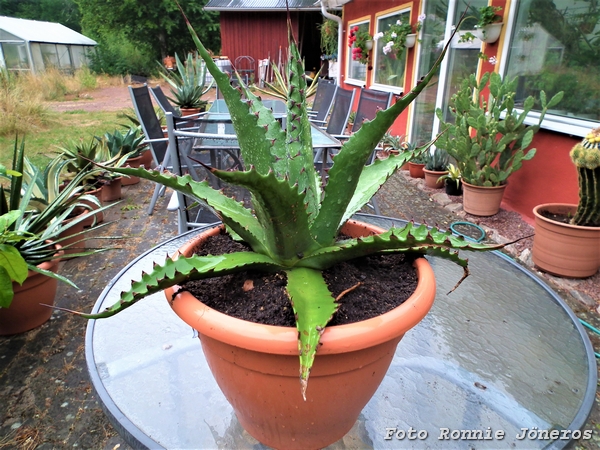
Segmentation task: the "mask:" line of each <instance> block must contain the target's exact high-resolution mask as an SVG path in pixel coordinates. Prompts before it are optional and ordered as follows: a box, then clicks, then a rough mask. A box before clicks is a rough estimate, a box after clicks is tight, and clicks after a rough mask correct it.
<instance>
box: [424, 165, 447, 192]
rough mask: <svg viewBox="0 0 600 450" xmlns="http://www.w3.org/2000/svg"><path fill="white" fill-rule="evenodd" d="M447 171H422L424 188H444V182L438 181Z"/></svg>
mask: <svg viewBox="0 0 600 450" xmlns="http://www.w3.org/2000/svg"><path fill="white" fill-rule="evenodd" d="M447 173H448V171H447V170H444V171H438V170H427V169H423V174H424V176H425V186H427V187H430V188H433V189H441V188H443V187H444V180H441V181H438V179H439V178H440V177H441V176H442V175H445V174H447Z"/></svg>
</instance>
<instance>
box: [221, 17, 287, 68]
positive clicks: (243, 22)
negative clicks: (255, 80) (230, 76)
mask: <svg viewBox="0 0 600 450" xmlns="http://www.w3.org/2000/svg"><path fill="white" fill-rule="evenodd" d="M220 24H221V55H223V56H227V57H228V58H229V60H230V61H231V62H232V64H233V63H234V62H235V59H236V58H237V57H238V56H251V57H252V58H254V60H255V67H256V68H258V60H259V59H265V58H267V57H270V59H271V61H272V62H275V63H277V62H278V59H279V55H280V53H281V58H282V59H281V60H282V62H283V61H285V59H286V50H287V42H288V35H287V15H286V13H285V12H253V11H248V12H243V13H242V12H230V13H228V12H225V11H222V12H221V18H220ZM292 29H293V31H294V34H295V35H296V36H297V35H298V14H295V13H292Z"/></svg>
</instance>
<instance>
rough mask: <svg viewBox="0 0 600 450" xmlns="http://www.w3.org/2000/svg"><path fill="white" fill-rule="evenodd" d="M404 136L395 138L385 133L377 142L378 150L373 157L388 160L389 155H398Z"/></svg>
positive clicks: (401, 148)
mask: <svg viewBox="0 0 600 450" xmlns="http://www.w3.org/2000/svg"><path fill="white" fill-rule="evenodd" d="M403 142H404V136H395V135H393V134H391V133H390V132H389V131H388V132H386V133H385V134H384V135H383V137H382V138H381V141H380V142H379V147H380V150H377V152H376V153H375V156H376V157H377V158H379V159H385V158H388V157H389V156H390V155H399V154H400V151H402V150H403V149H404V148H403V145H402V144H403Z"/></svg>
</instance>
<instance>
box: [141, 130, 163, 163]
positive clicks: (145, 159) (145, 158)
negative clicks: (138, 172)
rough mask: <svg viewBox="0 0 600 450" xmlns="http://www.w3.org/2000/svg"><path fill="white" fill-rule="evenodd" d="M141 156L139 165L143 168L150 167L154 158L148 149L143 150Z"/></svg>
mask: <svg viewBox="0 0 600 450" xmlns="http://www.w3.org/2000/svg"><path fill="white" fill-rule="evenodd" d="M165 137H168V135H167V136H165ZM141 156H142V159H141V160H140V166H144V168H145V169H152V168H153V166H154V158H153V157H152V152H151V151H150V149H148V150H144V151H143V152H142V155H141Z"/></svg>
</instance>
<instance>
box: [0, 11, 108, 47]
mask: <svg viewBox="0 0 600 450" xmlns="http://www.w3.org/2000/svg"><path fill="white" fill-rule="evenodd" d="M0 31H5V32H6V33H9V34H11V35H13V36H16V37H18V38H20V39H23V40H24V41H29V42H46V43H51V44H77V45H96V44H97V42H96V41H94V40H92V39H90V38H88V37H85V36H84V35H83V34H81V33H78V32H76V31H73V30H71V29H70V28H67V27H65V26H64V25H61V24H60V23H53V22H41V21H39V20H28V19H17V18H15V17H6V16H0Z"/></svg>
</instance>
